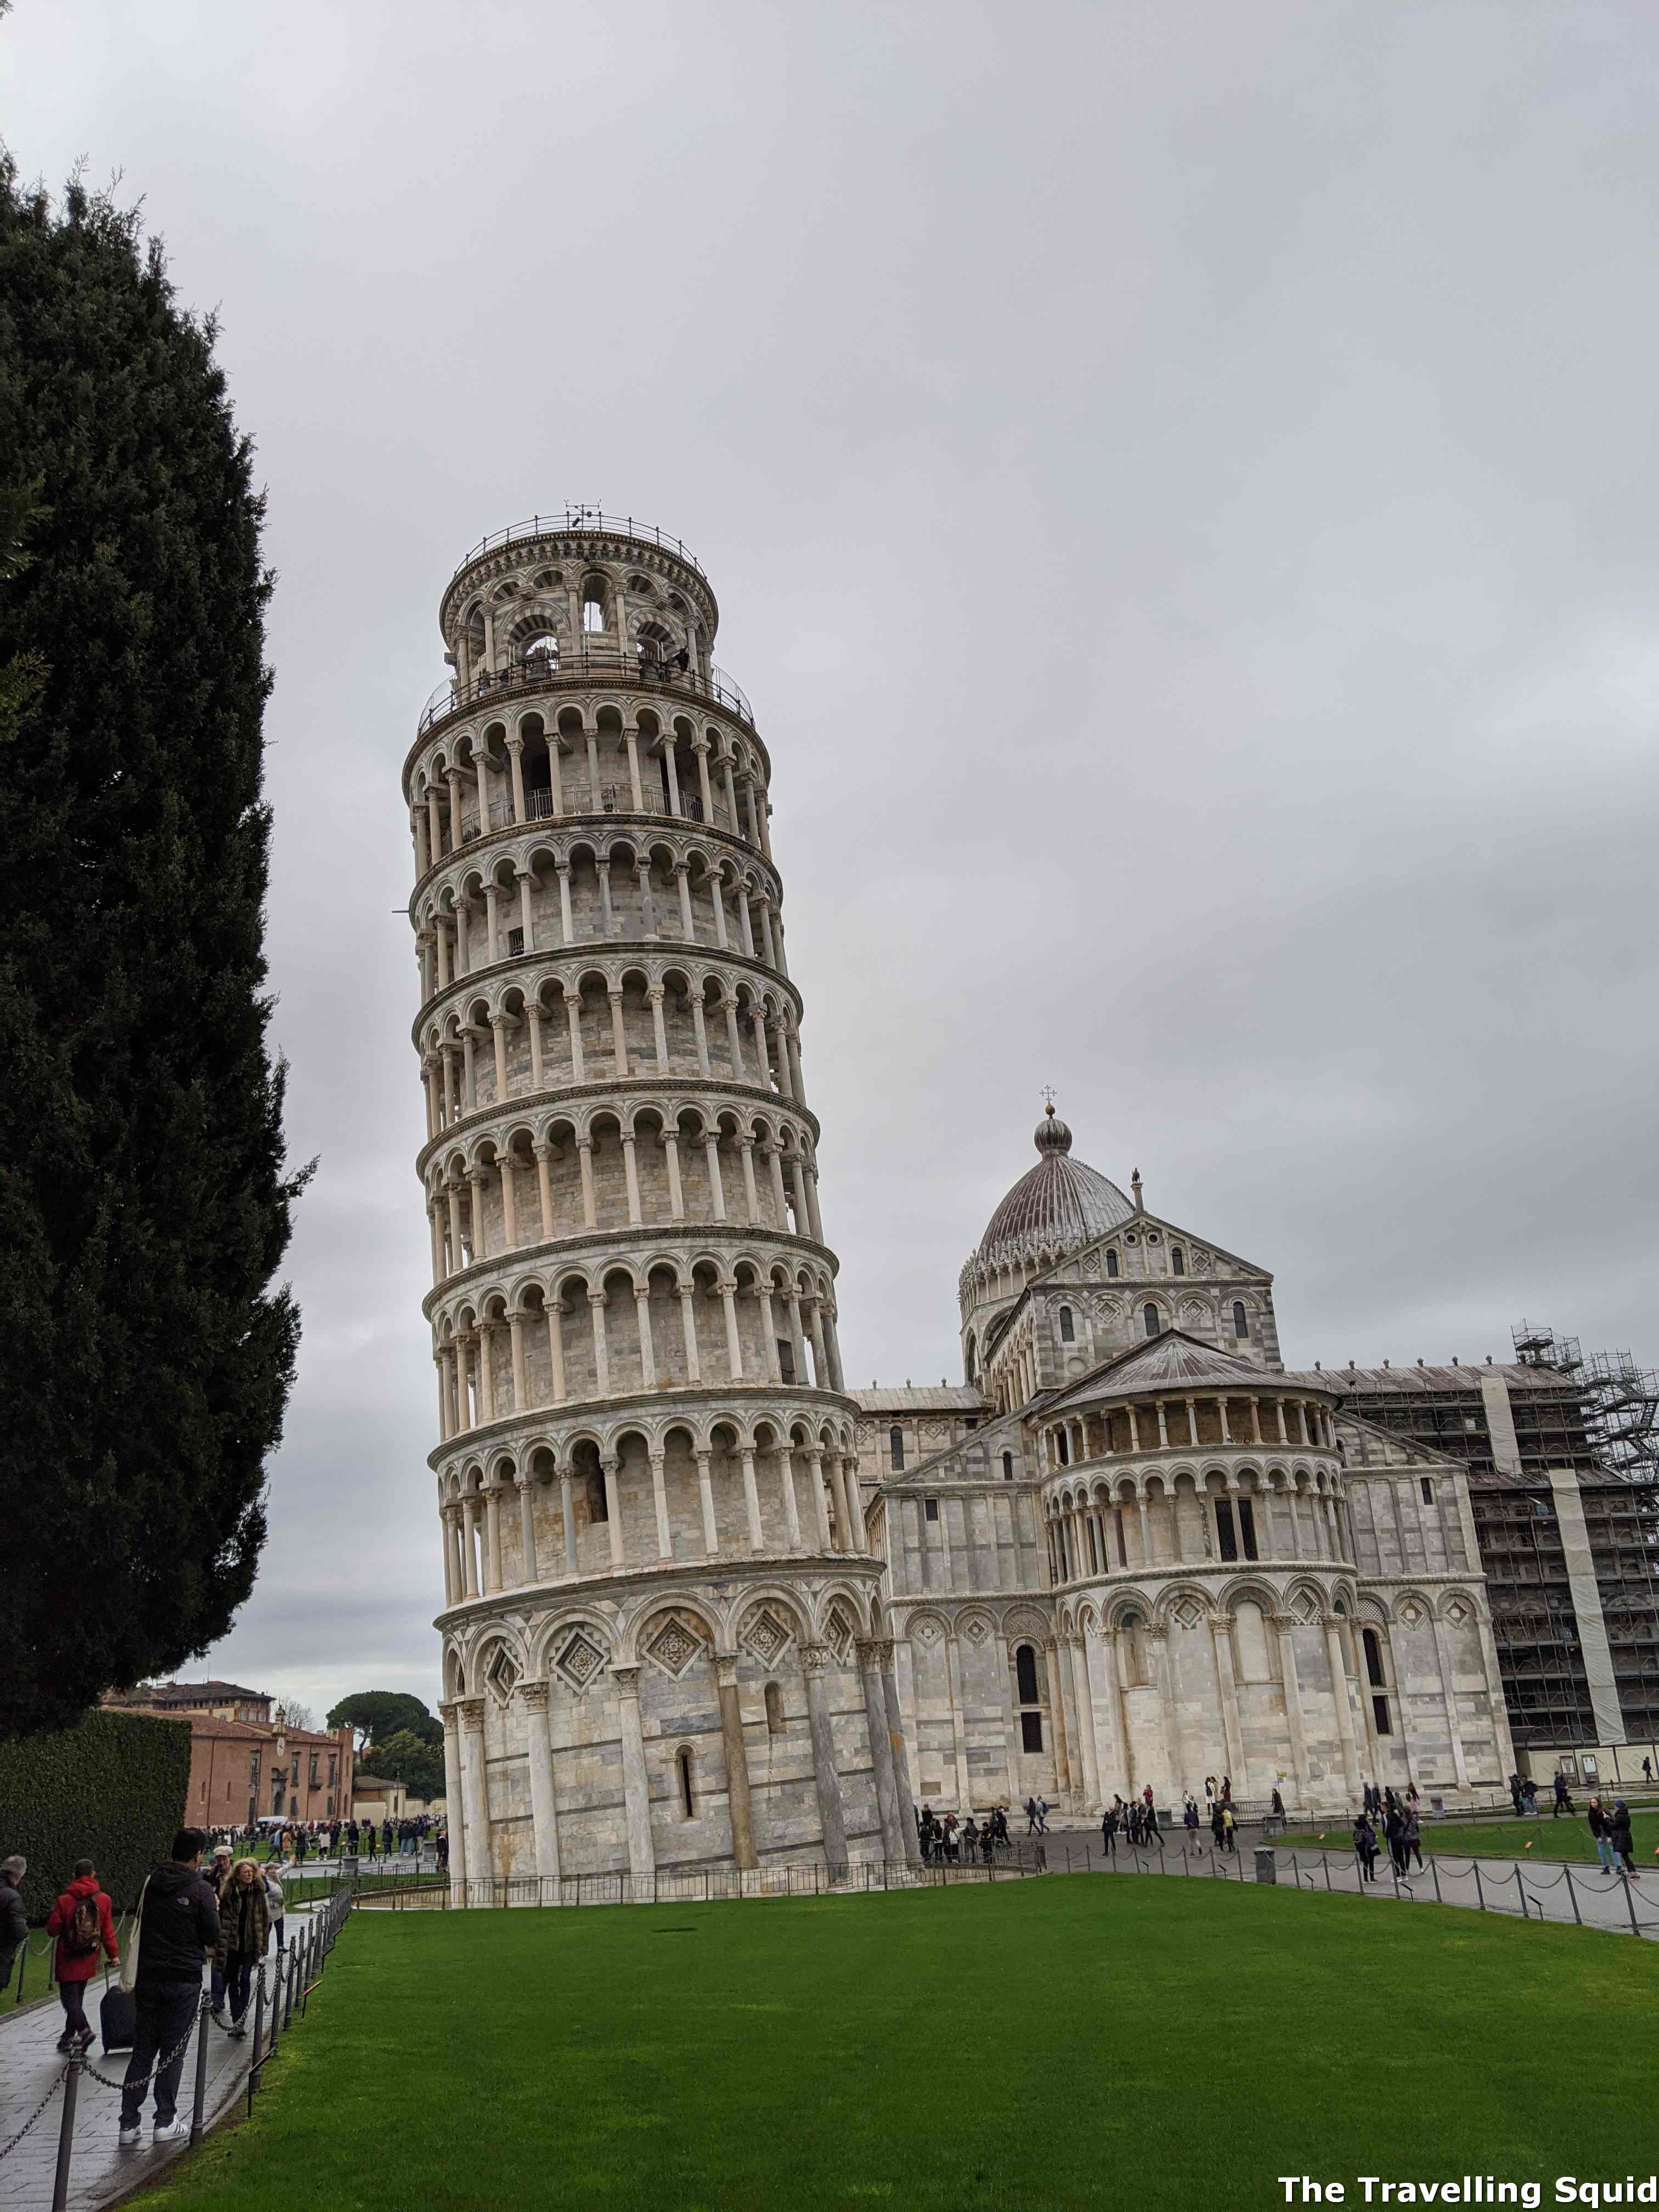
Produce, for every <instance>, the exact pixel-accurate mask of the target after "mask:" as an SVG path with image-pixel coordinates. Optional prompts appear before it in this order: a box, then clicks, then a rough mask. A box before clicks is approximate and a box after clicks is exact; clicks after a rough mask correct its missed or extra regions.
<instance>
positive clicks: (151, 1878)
mask: <svg viewBox="0 0 1659 2212" xmlns="http://www.w3.org/2000/svg"><path fill="white" fill-rule="evenodd" d="M206 1844H207V1838H206V1837H205V1836H204V1834H203V1833H202V1832H201V1830H200V1829H199V1828H180V1829H179V1832H178V1834H177V1835H176V1836H175V1837H174V1838H173V1857H171V1858H170V1859H163V1860H162V1861H161V1863H160V1864H159V1865H157V1866H154V1867H152V1868H151V1869H150V1870H149V1875H147V1876H146V1878H145V1881H144V1887H143V1892H142V1893H141V1895H140V1898H139V1901H138V1924H137V1928H136V1929H134V1930H133V1933H132V1936H131V1941H132V1942H135V1943H137V1946H138V1963H137V1974H136V1975H135V1977H134V1979H133V1984H132V1994H133V1999H134V2004H135V2008H136V2011H137V2029H136V2032H135V2033H134V2037H133V2045H132V2057H131V2059H130V2060H129V2061H128V2062H127V2072H126V2082H125V2087H123V2089H122V2091H121V2131H120V2134H119V2136H118V2137H117V2141H118V2142H119V2144H120V2146H121V2148H122V2149H123V2150H132V2149H134V2148H137V2142H138V2116H139V2114H140V2113H141V2112H143V2109H144V2092H145V2090H146V2089H147V2088H148V2087H149V2077H150V2075H151V2074H152V2073H154V2074H155V2138H154V2139H155V2142H162V2143H167V2142H178V2140H179V2136H182V2135H185V2134H187V2133H188V2132H189V2128H190V2123H189V2121H188V2120H181V2119H180V2118H179V2116H178V2113H179V2075H181V2074H182V2073H183V2072H184V2070H185V2045H186V2044H187V2043H188V2042H189V2040H190V2031H191V2023H192V2022H193V2021H194V2020H195V2018H196V2015H197V2009H198V2008H199V2006H200V2004H201V2002H202V1961H203V1957H204V1954H210V1953H212V1952H214V1951H216V1949H217V1948H218V1943H219V1905H218V1900H217V1899H216V1898H215V1896H214V1894H213V1885H212V1883H211V1882H210V1881H207V1880H206V1879H205V1877H204V1875H203V1873H202V1852H203V1850H204V1848H205V1846H206ZM123 1979H124V1980H125V1976H124V1977H123ZM158 2059H165V2060H166V2062H167V2063H166V2064H165V2065H162V2066H159V2067H158V2066H157V2064H156V2061H157V2060H158Z"/></svg>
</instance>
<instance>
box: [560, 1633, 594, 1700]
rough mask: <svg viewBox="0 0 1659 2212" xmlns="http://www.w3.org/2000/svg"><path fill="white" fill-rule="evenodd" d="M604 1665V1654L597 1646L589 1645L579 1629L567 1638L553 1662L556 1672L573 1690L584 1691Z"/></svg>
mask: <svg viewBox="0 0 1659 2212" xmlns="http://www.w3.org/2000/svg"><path fill="white" fill-rule="evenodd" d="M604 1664H605V1654H604V1652H603V1651H601V1650H600V1649H599V1645H598V1644H593V1643H591V1642H590V1641H589V1639H588V1638H586V1636H584V1635H583V1633H582V1632H581V1630H580V1628H579V1629H577V1630H576V1631H575V1632H574V1634H573V1635H572V1636H571V1637H570V1638H569V1639H568V1641H567V1643H566V1644H565V1647H564V1649H563V1650H562V1651H561V1652H560V1654H559V1656H558V1658H557V1659H556V1661H555V1662H554V1665H555V1668H556V1672H557V1673H559V1674H562V1675H563V1677H564V1679H565V1680H566V1681H567V1682H568V1683H569V1685H570V1686H571V1687H572V1689H574V1690H585V1689H586V1687H587V1686H588V1684H589V1683H590V1682H591V1681H592V1679H593V1677H594V1676H595V1674H598V1673H599V1669H600V1668H601V1667H603V1666H604Z"/></svg>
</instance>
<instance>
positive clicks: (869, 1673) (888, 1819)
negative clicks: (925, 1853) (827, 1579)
mask: <svg viewBox="0 0 1659 2212" xmlns="http://www.w3.org/2000/svg"><path fill="white" fill-rule="evenodd" d="M856 1641H857V1650H858V1660H859V1678H860V1681H861V1682H862V1683H863V1685H864V1724H865V1727H866V1729H868V1731H869V1735H870V1765H871V1770H872V1772H873V1774H874V1776H875V1779H876V1810H877V1812H878V1814H879V1816H880V1819H881V1849H882V1856H883V1857H884V1858H889V1859H897V1860H901V1861H902V1860H905V1859H908V1857H910V1851H909V1850H908V1846H907V1844H906V1839H905V1836H904V1831H903V1828H902V1826H901V1824H900V1818H899V1801H898V1787H897V1784H896V1782H895V1781H894V1778H893V1746H892V1741H891V1739H890V1736H889V1735H888V1732H887V1700H886V1699H885V1697H884V1694H883V1692H882V1686H881V1644H880V1642H879V1641H878V1639H877V1638H872V1637H868V1636H860V1637H859V1638H857V1639H856Z"/></svg>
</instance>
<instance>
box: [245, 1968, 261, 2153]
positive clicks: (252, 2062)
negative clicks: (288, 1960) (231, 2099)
mask: <svg viewBox="0 0 1659 2212" xmlns="http://www.w3.org/2000/svg"><path fill="white" fill-rule="evenodd" d="M264 2024H265V1962H264V1960H263V1959H261V1960H260V1961H259V1977H258V1982H257V1984H255V1987H254V1991H253V2055H252V2057H251V2058H250V2059H249V2061H248V2069H247V2109H248V2118H250V2119H252V2117H253V2092H254V2088H255V2087H256V2085H257V2081H258V2072H259V2038H260V2035H261V2034H262V2033H264Z"/></svg>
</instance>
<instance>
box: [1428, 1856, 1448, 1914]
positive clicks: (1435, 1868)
mask: <svg viewBox="0 0 1659 2212" xmlns="http://www.w3.org/2000/svg"><path fill="white" fill-rule="evenodd" d="M1429 1872H1430V1873H1431V1875H1433V1876H1434V1901H1435V1903H1436V1904H1437V1905H1443V1904H1444V1903H1445V1901H1446V1900H1445V1899H1444V1898H1443V1897H1442V1896H1441V1894H1440V1862H1439V1860H1438V1859H1437V1858H1436V1857H1435V1855H1434V1853H1433V1852H1432V1851H1431V1852H1430V1853H1429Z"/></svg>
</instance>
